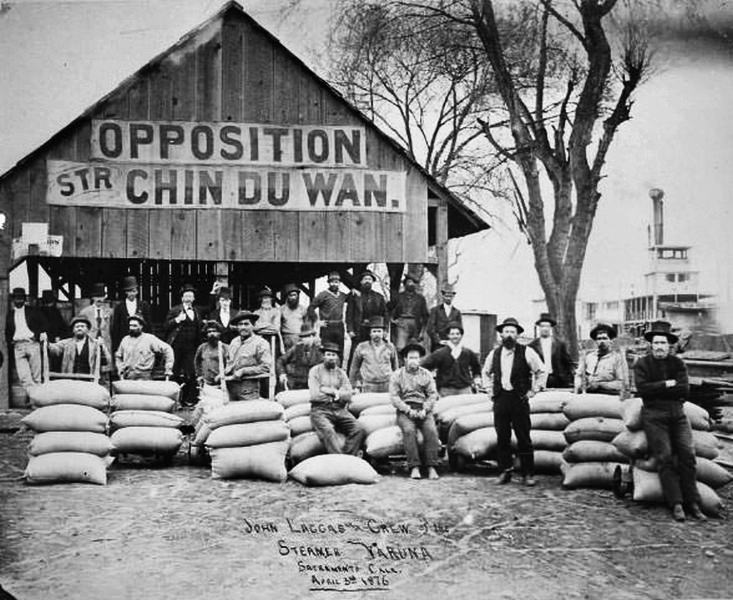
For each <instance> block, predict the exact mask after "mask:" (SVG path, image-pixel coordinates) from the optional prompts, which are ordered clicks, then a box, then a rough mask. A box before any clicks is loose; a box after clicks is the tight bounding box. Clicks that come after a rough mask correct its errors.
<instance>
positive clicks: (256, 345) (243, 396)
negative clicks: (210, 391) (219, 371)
mask: <svg viewBox="0 0 733 600" xmlns="http://www.w3.org/2000/svg"><path fill="white" fill-rule="evenodd" d="M258 318H259V315H257V314H255V313H253V312H250V311H247V310H243V311H240V312H239V313H238V314H237V316H235V317H234V319H232V326H234V327H236V328H237V331H239V335H238V336H237V337H236V338H234V339H233V340H232V343H231V344H229V354H228V356H227V366H226V369H225V371H224V374H225V378H226V382H227V387H228V389H229V399H230V400H234V401H236V400H256V399H258V398H259V397H260V379H262V378H264V377H266V376H267V375H269V373H270V371H271V370H272V353H271V352H270V345H269V344H268V343H267V341H266V340H265V339H264V338H262V337H261V336H259V335H257V334H256V333H255V332H254V328H255V323H256V322H257V319H258ZM217 383H218V380H217Z"/></svg>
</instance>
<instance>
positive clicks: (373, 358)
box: [349, 317, 399, 393]
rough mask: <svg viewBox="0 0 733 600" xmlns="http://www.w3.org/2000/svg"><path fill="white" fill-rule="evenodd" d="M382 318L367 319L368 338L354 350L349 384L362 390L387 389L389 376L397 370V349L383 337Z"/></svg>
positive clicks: (385, 390)
mask: <svg viewBox="0 0 733 600" xmlns="http://www.w3.org/2000/svg"><path fill="white" fill-rule="evenodd" d="M384 333H385V331H384V318H383V317H372V318H371V319H370V320H369V340H368V341H366V342H361V343H360V344H359V345H358V346H357V347H356V349H355V350H354V356H353V358H352V360H351V367H350V369H349V379H350V380H351V385H352V386H353V387H354V388H356V389H360V390H361V391H362V392H377V393H384V392H388V391H389V378H390V376H391V375H392V373H393V372H394V371H395V370H397V367H398V366H399V365H398V364H397V350H395V347H394V346H393V345H392V344H391V343H390V342H388V341H387V340H385V339H384Z"/></svg>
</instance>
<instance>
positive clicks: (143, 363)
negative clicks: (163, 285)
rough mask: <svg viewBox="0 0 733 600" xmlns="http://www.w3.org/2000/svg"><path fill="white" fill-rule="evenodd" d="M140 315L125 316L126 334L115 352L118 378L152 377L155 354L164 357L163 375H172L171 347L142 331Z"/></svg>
mask: <svg viewBox="0 0 733 600" xmlns="http://www.w3.org/2000/svg"><path fill="white" fill-rule="evenodd" d="M143 327H145V320H144V319H143V317H142V316H141V315H130V316H129V317H127V328H128V334H127V335H126V336H125V337H123V338H122V341H121V342H120V345H119V347H118V348H117V351H116V352H115V366H116V367H117V373H118V374H119V376H120V379H152V378H153V366H154V365H155V358H156V356H163V357H164V358H165V376H166V377H171V376H172V375H173V362H174V356H173V348H171V347H170V346H169V345H168V344H166V343H165V342H164V341H163V340H161V339H160V338H158V337H156V336H154V335H153V334H152V333H146V332H144V331H143Z"/></svg>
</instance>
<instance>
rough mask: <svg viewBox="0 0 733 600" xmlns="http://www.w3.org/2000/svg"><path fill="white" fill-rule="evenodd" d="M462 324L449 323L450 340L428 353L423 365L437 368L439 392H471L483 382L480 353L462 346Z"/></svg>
mask: <svg viewBox="0 0 733 600" xmlns="http://www.w3.org/2000/svg"><path fill="white" fill-rule="evenodd" d="M462 340H463V326H462V325H459V324H458V323H450V324H449V325H448V343H447V344H445V345H442V346H441V347H440V348H439V349H438V350H436V351H435V352H433V353H432V354H430V355H428V356H426V357H425V358H424V359H423V360H422V366H423V367H425V368H426V369H428V370H429V371H432V370H434V369H435V370H436V371H437V373H436V381H437V384H438V394H440V396H441V397H443V396H453V395H456V394H470V393H471V391H472V390H471V388H472V387H476V388H477V387H480V385H481V364H480V363H479V360H478V355H477V354H476V353H475V352H474V351H473V350H469V349H468V348H466V347H464V346H463V343H462Z"/></svg>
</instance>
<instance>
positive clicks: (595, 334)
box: [590, 323, 616, 340]
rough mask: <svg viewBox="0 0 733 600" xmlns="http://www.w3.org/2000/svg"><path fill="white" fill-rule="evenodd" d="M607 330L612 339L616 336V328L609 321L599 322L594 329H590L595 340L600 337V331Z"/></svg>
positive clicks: (591, 337)
mask: <svg viewBox="0 0 733 600" xmlns="http://www.w3.org/2000/svg"><path fill="white" fill-rule="evenodd" d="M602 332H606V333H607V334H608V337H609V338H610V339H613V338H615V337H616V328H615V327H612V326H611V325H608V324H607V323H598V325H596V326H595V327H594V328H593V329H591V330H590V339H592V340H594V339H596V338H597V337H598V334H599V333H602Z"/></svg>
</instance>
